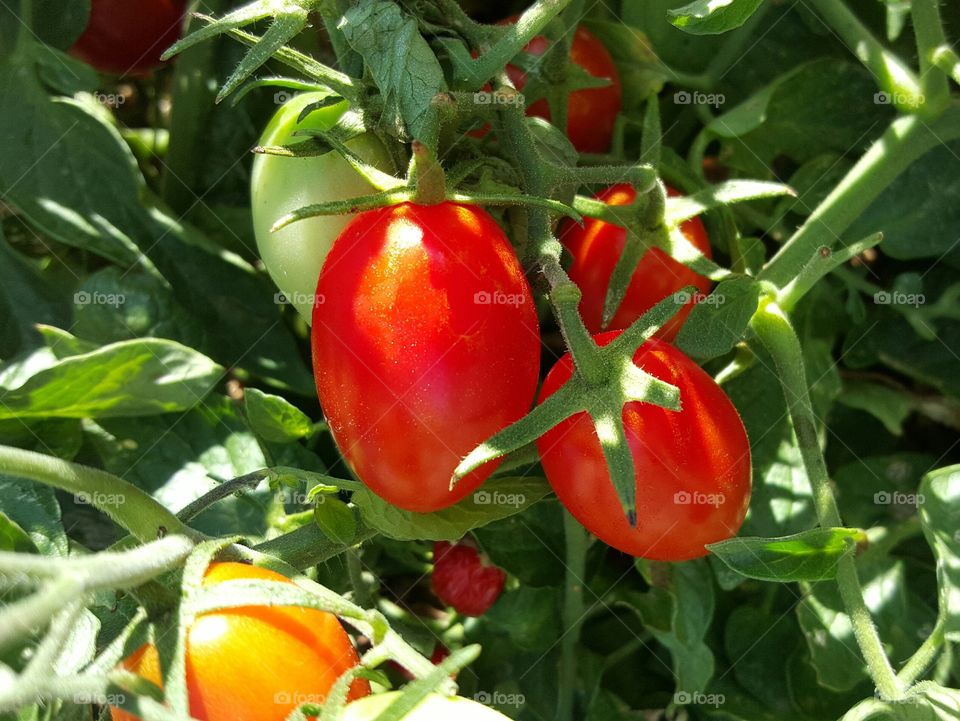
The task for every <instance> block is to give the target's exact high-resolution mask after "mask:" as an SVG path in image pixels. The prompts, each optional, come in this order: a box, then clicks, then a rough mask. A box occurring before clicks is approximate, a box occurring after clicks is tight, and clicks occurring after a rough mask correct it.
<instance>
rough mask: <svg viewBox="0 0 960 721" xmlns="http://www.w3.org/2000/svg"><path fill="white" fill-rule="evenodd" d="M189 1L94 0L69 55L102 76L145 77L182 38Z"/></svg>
mask: <svg viewBox="0 0 960 721" xmlns="http://www.w3.org/2000/svg"><path fill="white" fill-rule="evenodd" d="M186 9H187V0H141V2H133V1H132V0H91V3H90V20H89V22H88V23H87V27H86V29H85V30H84V31H83V34H82V35H80V37H79V38H77V41H76V42H75V43H74V44H73V46H72V47H71V48H70V53H71V54H72V55H74V56H75V57H78V58H80V59H81V60H83V61H84V62H87V63H89V64H90V65H92V66H93V67H94V68H96V69H97V70H99V71H100V72H103V73H113V74H115V75H132V76H137V75H143V74H146V73H148V72H149V71H150V70H152V69H153V68H155V67H157V66H158V65H160V64H161V61H160V55H162V54H163V52H164V51H165V50H166V49H167V48H169V47H170V46H171V45H173V44H174V43H175V42H176V41H177V40H178V39H179V38H180V33H181V30H182V27H183V18H184V13H185V12H186Z"/></svg>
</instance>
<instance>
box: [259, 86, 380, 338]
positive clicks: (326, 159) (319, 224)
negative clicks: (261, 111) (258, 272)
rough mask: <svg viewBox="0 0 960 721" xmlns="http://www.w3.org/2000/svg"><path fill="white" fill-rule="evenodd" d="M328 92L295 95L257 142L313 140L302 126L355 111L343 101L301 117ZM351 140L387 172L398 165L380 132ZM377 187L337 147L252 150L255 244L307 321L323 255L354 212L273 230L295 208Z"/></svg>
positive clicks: (323, 126) (319, 126)
mask: <svg viewBox="0 0 960 721" xmlns="http://www.w3.org/2000/svg"><path fill="white" fill-rule="evenodd" d="M327 97H329V96H328V94H327V93H319V92H312V93H298V94H297V95H296V96H294V97H293V98H291V99H290V100H288V101H287V102H286V103H284V104H283V105H281V106H280V108H278V109H277V112H276V113H274V115H273V117H272V118H271V119H270V122H269V123H267V126H266V128H264V131H263V134H262V135H261V136H260V142H259V144H260V145H262V146H271V145H274V146H276V145H296V144H298V143H301V142H303V141H305V140H307V139H308V136H307V135H305V134H303V133H304V131H307V130H323V131H328V130H330V129H331V128H333V127H334V126H335V125H336V124H337V123H338V122H339V121H340V120H341V119H342V118H343V116H344V114H345V113H346V112H347V111H348V110H349V109H350V108H349V105H348V104H347V103H346V101H344V102H340V103H336V104H334V105H328V106H327V107H325V108H319V109H317V110H313V111H312V112H310V113H309V114H308V115H307V116H306V117H305V118H304V119H303V121H302V122H298V120H299V117H300V113H301V111H303V110H304V108H306V107H307V106H309V105H311V104H313V103H316V102H319V101H321V100H323V99H325V98H327ZM346 145H347V147H348V148H350V149H351V150H352V151H353V152H355V153H356V154H357V155H359V156H360V158H361V159H363V160H364V161H365V162H367V163H370V164H371V165H373V166H375V167H377V168H379V169H380V170H382V171H384V172H386V173H392V172H393V171H394V167H393V161H392V160H391V158H390V155H389V153H388V152H387V149H386V148H385V147H384V146H383V143H381V142H380V140H379V139H378V138H377V136H376V135H375V134H373V133H362V134H361V135H358V136H356V137H354V138H352V139H350V140H348V141H347V142H346ZM376 192H377V189H376V188H374V187H373V186H372V185H370V183H368V182H367V181H366V179H364V177H363V176H362V175H360V173H358V172H357V171H356V170H354V168H353V166H352V165H350V163H348V162H347V161H346V160H345V159H344V157H343V156H342V155H340V153H338V152H337V151H335V150H331V151H330V152H329V153H326V154H324V155H313V156H309V157H304V158H285V157H281V156H277V155H266V154H264V153H257V154H256V155H254V156H253V167H252V169H251V172H250V209H251V211H252V214H253V232H254V236H255V237H256V240H257V249H258V250H259V251H260V257H261V258H262V259H263V265H264V267H266V269H267V272H268V273H269V274H270V277H271V278H272V279H273V282H274V283H276V284H277V287H278V288H279V289H280V290H281V291H282V292H283V294H284V296H285V297H286V299H287V300H288V301H289V302H290V304H291V305H293V307H294V308H296V309H297V312H298V313H300V315H301V317H302V318H303V319H304V320H305V321H306V322H307V324H309V323H310V322H311V320H312V318H313V293H314V291H315V290H316V289H317V278H319V277H320V269H321V268H322V267H323V261H324V260H325V259H326V257H327V253H329V252H330V248H331V247H332V246H333V242H334V241H335V240H336V239H337V236H338V235H339V234H340V231H342V230H343V229H344V228H345V227H346V225H347V223H349V222H350V220H351V219H352V218H353V217H354V216H353V215H349V214H344V215H318V216H315V217H313V218H307V219H305V220H300V221H298V222H296V223H293V224H291V225H288V226H287V227H285V228H281V229H280V230H277V231H273V232H272V231H271V230H270V228H271V227H273V224H274V223H275V222H276V221H277V220H278V219H280V218H281V217H282V216H284V215H286V214H287V213H289V212H291V211H294V210H297V209H298V208H303V207H305V206H307V205H316V204H319V203H328V202H331V201H334V200H347V199H348V198H355V197H358V196H361V195H371V194H372V193H376Z"/></svg>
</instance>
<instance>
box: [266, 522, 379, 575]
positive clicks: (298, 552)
mask: <svg viewBox="0 0 960 721" xmlns="http://www.w3.org/2000/svg"><path fill="white" fill-rule="evenodd" d="M376 535H377V532H376V531H375V530H374V529H372V528H366V527H364V528H361V529H360V530H359V531H358V532H357V535H356V537H355V538H354V539H353V541H352V542H351V543H350V544H349V545H346V544H343V543H337V542H336V541H331V540H330V539H329V538H327V537H326V536H325V535H324V534H323V531H321V530H320V529H319V528H318V527H317V524H315V523H310V524H307V525H306V526H303V527H301V528H298V529H297V530H295V531H291V532H290V533H286V534H284V535H282V536H278V537H277V538H273V539H271V540H269V541H264V542H263V543H259V544H257V545H256V546H254V547H253V550H255V551H258V552H259V553H263V554H266V555H268V556H275V557H277V558H279V559H281V560H282V561H284V562H285V563H288V564H290V565H291V566H293V567H294V568H297V569H301V570H302V569H304V568H309V567H310V566H316V565H317V564H318V563H323V562H324V561H329V560H330V559H331V558H334V557H335V556H339V555H340V554H341V553H343V552H344V551H346V550H347V549H348V548H350V547H351V546H355V545H358V544H360V543H363V542H364V541H366V540H368V539H370V538H373V537H374V536H376Z"/></svg>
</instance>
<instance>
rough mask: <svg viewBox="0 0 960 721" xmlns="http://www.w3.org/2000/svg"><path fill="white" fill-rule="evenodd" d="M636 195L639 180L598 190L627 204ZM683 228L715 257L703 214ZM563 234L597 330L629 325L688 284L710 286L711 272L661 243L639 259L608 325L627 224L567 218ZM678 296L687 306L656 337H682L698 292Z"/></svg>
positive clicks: (703, 289)
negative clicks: (708, 275)
mask: <svg viewBox="0 0 960 721" xmlns="http://www.w3.org/2000/svg"><path fill="white" fill-rule="evenodd" d="M667 193H668V195H670V196H677V195H679V193H678V192H677V191H675V190H673V189H672V188H667ZM636 197H637V192H636V190H635V189H634V188H633V186H631V185H628V184H625V183H621V184H619V185H613V186H611V187H609V188H606V189H605V190H603V191H601V192H600V193H598V194H597V196H596V198H597V199H598V200H602V201H604V202H605V203H607V204H608V205H627V204H629V203H632V202H633V201H634V199H635V198H636ZM680 232H681V233H683V235H684V236H685V237H686V238H687V240H688V241H690V243H692V244H693V245H694V246H695V247H696V248H697V249H698V250H699V251H700V252H701V253H703V254H704V255H705V256H706V257H707V258H712V252H711V250H710V239H709V237H708V236H707V231H706V229H705V228H704V227H703V222H702V221H701V220H700V218H691V219H690V220H687V221H685V222H684V223H682V224H681V226H680ZM558 237H559V240H560V242H561V243H562V244H563V245H564V247H565V248H566V249H567V250H568V251H569V252H570V255H571V256H572V257H573V262H572V263H571V265H570V269H569V270H568V274H569V276H570V280H572V281H573V282H574V283H576V284H577V286H578V287H579V288H580V291H581V292H582V293H583V296H582V299H581V301H580V315H581V317H582V318H583V322H584V324H585V325H586V326H587V330H589V331H590V332H591V333H599V332H600V331H601V330H618V329H623V328H626V327H627V326H629V325H630V324H631V323H633V322H634V321H636V320H637V319H638V318H639V317H640V316H642V315H643V314H644V313H646V312H647V311H648V310H650V309H651V308H652V307H653V306H654V305H656V304H657V303H658V302H659V301H661V300H663V299H664V298H667V297H669V296H672V295H674V294H678V293H679V291H681V289H683V288H685V287H688V286H696V288H697V289H698V290H699V293H700V294H707V293H709V291H710V280H709V279H708V278H704V277H703V276H702V275H698V274H697V273H695V272H694V271H692V270H691V269H690V268H688V267H687V266H685V265H683V264H682V263H680V262H679V261H676V260H674V259H673V258H671V257H670V256H669V255H667V254H666V253H664V252H663V251H662V250H660V249H659V248H651V249H649V250H648V251H647V252H646V253H644V255H643V257H642V258H641V259H640V262H639V263H638V264H637V267H636V269H635V270H634V271H633V275H632V276H631V278H630V284H629V285H628V286H627V292H626V295H625V296H624V298H623V300H622V301H621V303H620V306H619V307H618V308H617V311H616V313H615V314H614V316H613V318H612V319H611V320H610V323H609V324H607V326H606V327H605V328H604V327H603V326H602V319H603V308H604V303H605V302H606V297H607V289H608V288H609V286H610V278H611V276H612V275H613V271H614V268H615V267H616V265H617V260H618V259H619V258H620V255H621V254H622V253H623V249H624V245H625V244H626V240H627V231H626V229H625V228H622V227H620V226H618V225H614V224H612V223H607V222H605V221H603V220H597V219H595V218H588V219H586V220H585V221H584V224H583V225H582V226H581V225H578V224H576V223H574V222H572V221H568V220H565V221H564V222H563V224H562V225H561V228H560V231H559V232H558ZM678 300H683V301H685V302H683V303H682V305H683V307H682V308H681V309H680V310H679V311H678V312H677V314H676V315H675V316H673V318H671V319H670V320H669V321H667V323H666V324H664V326H663V327H662V328H661V329H660V331H659V332H658V333H657V336H656V337H658V338H661V339H663V340H667V341H671V340H673V339H674V338H675V337H676V335H677V333H678V332H679V331H680V328H681V326H682V325H683V323H684V321H685V320H686V319H687V316H689V315H690V312H691V311H692V310H693V306H694V304H695V302H696V301H697V300H698V294H696V293H694V294H687V293H685V294H684V296H683V297H680V296H678Z"/></svg>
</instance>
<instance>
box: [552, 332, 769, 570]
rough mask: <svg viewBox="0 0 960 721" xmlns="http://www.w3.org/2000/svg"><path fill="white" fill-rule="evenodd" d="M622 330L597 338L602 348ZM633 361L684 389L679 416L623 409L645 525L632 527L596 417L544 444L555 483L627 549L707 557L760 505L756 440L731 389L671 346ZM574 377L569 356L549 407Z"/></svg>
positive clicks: (599, 530) (555, 376) (576, 418)
mask: <svg viewBox="0 0 960 721" xmlns="http://www.w3.org/2000/svg"><path fill="white" fill-rule="evenodd" d="M620 334H621V331H612V332H609V333H604V334H601V335H599V336H596V337H595V339H594V340H595V341H596V342H597V344H598V345H600V346H605V345H607V344H608V343H610V342H612V341H613V340H614V339H615V338H617V337H618V336H619V335H620ZM633 364H634V365H635V366H636V367H638V368H642V369H643V370H644V371H645V372H647V373H649V374H650V375H652V376H653V377H655V378H657V379H659V380H661V381H664V382H666V383H669V384H671V385H673V386H676V387H677V388H678V389H679V391H680V399H681V402H682V407H681V409H680V410H679V411H675V410H669V409H667V408H662V407H659V406H657V405H654V404H652V403H643V402H639V401H633V402H629V403H626V404H625V405H624V406H623V409H622V418H623V424H624V429H625V431H626V441H627V444H628V445H629V448H630V452H631V455H632V457H633V466H634V475H635V483H636V499H637V500H636V509H637V514H636V523H635V524H631V523H629V522H628V520H627V518H626V516H625V515H624V513H623V508H622V506H621V502H620V498H619V497H618V495H617V492H616V490H615V488H614V486H613V484H612V483H611V479H610V473H609V470H608V468H607V462H606V460H605V458H604V454H603V450H602V447H601V444H600V440H599V438H598V437H597V430H596V427H595V425H594V423H593V421H592V419H591V418H590V417H589V415H588V414H587V413H583V412H581V413H577V414H575V415H573V416H570V417H568V418H566V419H565V420H563V421H561V422H560V423H558V424H557V425H556V426H554V427H553V428H552V429H551V430H549V431H547V432H546V433H545V434H543V436H541V437H540V438H539V439H538V440H537V448H538V450H539V451H540V458H541V461H542V463H543V469H544V472H545V473H546V476H547V480H548V481H549V482H550V485H551V486H552V487H553V489H554V490H555V491H556V493H557V496H558V498H559V499H560V502H561V503H563V505H564V506H565V507H566V508H567V510H569V511H570V513H572V514H573V516H574V517H575V518H576V519H577V520H578V521H579V522H580V523H581V524H583V526H584V527H586V529H587V530H588V531H590V532H591V533H592V534H594V535H595V536H597V537H598V538H599V539H600V540H602V541H603V542H605V543H607V544H608V545H610V546H613V547H614V548H617V549H619V550H621V551H623V552H625V553H629V554H631V555H634V556H639V557H642V558H648V559H651V560H658V561H683V560H687V559H691V558H697V557H699V556H704V555H706V553H707V549H706V545H707V544H710V543H715V542H717V541H722V540H724V539H727V538H730V537H732V536H734V535H736V533H737V531H738V530H739V528H740V525H741V524H742V523H743V519H744V516H745V515H746V512H747V507H748V505H749V501H750V487H751V463H750V444H749V442H748V440H747V434H746V431H745V430H744V427H743V423H742V421H741V420H740V416H739V414H738V413H737V410H736V408H734V406H733V403H731V402H730V399H729V398H727V396H726V394H725V393H724V392H723V390H722V389H721V388H720V386H718V385H717V384H716V383H715V382H714V380H713V379H712V378H711V377H710V376H709V375H708V374H707V373H706V372H705V371H704V370H703V369H702V368H700V366H698V365H697V364H696V363H694V362H693V361H692V360H690V359H689V358H688V357H687V356H685V355H684V354H683V353H681V352H680V351H679V350H677V349H676V348H674V347H673V346H672V345H670V344H669V343H665V342H663V341H659V340H650V341H647V342H646V343H644V344H643V345H641V346H640V347H639V348H638V349H637V352H636V354H635V355H634V357H633ZM572 374H573V362H572V359H571V358H570V355H569V353H568V354H567V355H564V356H563V357H562V358H561V359H560V360H559V361H557V364H556V365H555V366H554V367H553V369H552V370H551V371H550V373H549V374H548V375H547V378H546V380H545V381H544V384H543V388H542V389H541V392H540V401H539V402H540V403H543V402H544V401H545V400H546V399H547V398H549V397H550V396H551V395H552V394H554V393H556V392H557V391H558V390H559V389H560V388H561V386H563V385H564V383H566V382H567V381H568V380H569V379H570V377H571V376H572Z"/></svg>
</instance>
